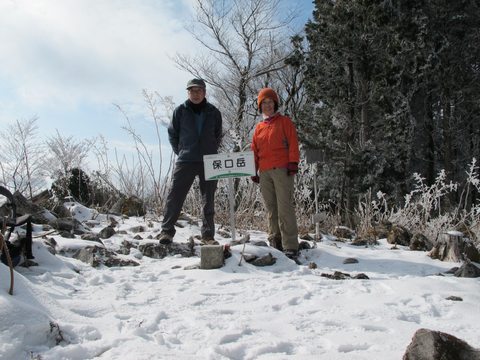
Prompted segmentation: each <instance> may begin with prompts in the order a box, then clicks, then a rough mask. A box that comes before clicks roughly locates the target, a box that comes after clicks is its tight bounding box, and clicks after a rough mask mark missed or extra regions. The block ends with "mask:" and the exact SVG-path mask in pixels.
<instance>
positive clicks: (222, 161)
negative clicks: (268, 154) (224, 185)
mask: <svg viewBox="0 0 480 360" xmlns="http://www.w3.org/2000/svg"><path fill="white" fill-rule="evenodd" d="M203 165H204V168H205V180H218V179H224V178H236V177H242V176H254V175H256V173H255V160H254V158H253V151H244V152H232V153H223V154H212V155H204V156H203Z"/></svg>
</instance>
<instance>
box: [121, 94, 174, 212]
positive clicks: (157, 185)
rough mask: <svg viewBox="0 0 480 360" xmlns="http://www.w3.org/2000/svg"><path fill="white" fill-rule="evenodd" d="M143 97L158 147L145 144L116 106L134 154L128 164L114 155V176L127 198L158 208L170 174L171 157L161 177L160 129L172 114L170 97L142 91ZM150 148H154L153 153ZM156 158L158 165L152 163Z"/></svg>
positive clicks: (172, 104) (127, 116)
mask: <svg viewBox="0 0 480 360" xmlns="http://www.w3.org/2000/svg"><path fill="white" fill-rule="evenodd" d="M143 97H144V99H145V102H146V104H147V110H148V112H149V115H150V117H151V119H152V120H153V125H154V129H155V135H156V138H157V143H156V144H155V145H153V146H152V145H151V144H148V143H146V142H145V141H144V140H143V139H142V136H141V134H139V133H138V132H137V130H136V129H135V128H134V127H133V126H132V123H131V121H130V117H129V115H128V113H127V112H126V111H125V110H124V109H123V108H122V107H121V106H119V105H115V106H116V107H117V109H118V110H119V111H120V112H121V113H122V115H123V116H124V118H125V121H126V125H125V126H124V127H123V129H124V130H125V131H126V132H127V133H128V134H129V135H130V136H131V138H132V139H133V146H134V148H135V154H134V156H133V157H132V159H131V161H128V160H127V158H126V157H125V156H119V155H118V153H117V152H115V159H116V165H115V169H114V172H115V173H116V175H117V178H118V181H119V183H120V187H121V190H122V191H124V192H125V193H126V194H129V195H135V196H138V197H140V198H142V199H147V198H149V199H153V201H151V202H152V203H153V204H152V205H153V206H154V207H161V206H162V203H163V200H164V198H165V194H166V191H167V182H168V181H167V180H166V179H168V176H169V174H171V171H172V164H173V161H172V160H173V155H172V158H171V159H170V162H169V167H168V169H167V173H166V174H165V175H164V174H163V172H162V169H163V152H162V139H161V131H160V130H161V128H162V127H166V126H167V125H168V123H169V119H170V117H171V116H172V113H173V110H174V103H173V99H172V97H171V96H165V97H162V96H161V95H159V94H158V93H157V92H153V93H152V92H149V91H147V90H143ZM152 148H156V149H157V150H156V151H154V150H152ZM156 158H158V162H159V164H157V163H156V161H155V159H156Z"/></svg>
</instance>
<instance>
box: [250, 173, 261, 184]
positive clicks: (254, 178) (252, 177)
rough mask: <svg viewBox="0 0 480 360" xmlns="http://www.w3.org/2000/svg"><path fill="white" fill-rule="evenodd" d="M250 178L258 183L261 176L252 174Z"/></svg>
mask: <svg viewBox="0 0 480 360" xmlns="http://www.w3.org/2000/svg"><path fill="white" fill-rule="evenodd" d="M250 179H251V180H252V181H253V182H254V183H256V184H258V183H259V182H260V177H259V176H258V175H255V176H251V177H250Z"/></svg>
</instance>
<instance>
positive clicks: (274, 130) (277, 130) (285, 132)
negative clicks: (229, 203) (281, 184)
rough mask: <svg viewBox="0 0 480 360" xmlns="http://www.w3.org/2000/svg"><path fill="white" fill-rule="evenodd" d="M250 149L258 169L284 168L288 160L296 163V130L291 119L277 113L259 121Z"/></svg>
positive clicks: (297, 158)
mask: <svg viewBox="0 0 480 360" xmlns="http://www.w3.org/2000/svg"><path fill="white" fill-rule="evenodd" d="M252 150H253V153H254V156H255V168H256V169H257V170H258V171H266V170H270V169H274V168H286V167H287V164H288V163H289V162H295V163H298V162H299V160H300V152H299V150H298V138H297V130H296V129H295V125H294V124H293V122H292V120H290V118H289V117H288V116H284V115H280V114H278V113H277V114H275V115H273V116H272V117H270V118H268V119H266V120H263V121H261V122H259V123H258V124H257V126H256V127H255V132H254V133H253V139H252Z"/></svg>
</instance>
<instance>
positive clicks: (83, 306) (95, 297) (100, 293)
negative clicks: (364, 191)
mask: <svg viewBox="0 0 480 360" xmlns="http://www.w3.org/2000/svg"><path fill="white" fill-rule="evenodd" d="M79 215H82V214H79ZM82 216H85V211H84V212H83V215H82ZM87 217H88V216H87ZM99 218H100V219H102V218H103V217H102V216H100V217H99ZM103 219H104V218H103ZM108 223H109V222H107V220H106V219H104V221H101V222H99V223H98V225H97V226H96V227H95V228H94V231H99V230H101V229H102V228H103V227H105V226H106V225H107V224H108ZM138 225H145V222H144V220H143V218H130V219H126V220H123V221H122V220H120V222H119V224H118V226H117V228H116V230H127V234H121V235H119V234H117V235H115V236H113V237H112V238H110V239H107V240H104V241H103V242H104V243H105V245H106V246H107V247H108V248H112V249H115V248H118V246H119V244H120V243H121V242H122V241H123V240H124V239H128V240H132V238H133V235H132V234H131V233H130V232H128V229H130V228H132V227H134V226H138ZM37 230H38V228H37ZM159 230H160V224H159V223H158V222H157V223H154V226H153V227H152V228H148V231H147V232H145V233H141V236H142V237H143V238H144V239H145V238H146V237H147V236H148V235H149V234H154V235H155V234H157V233H158V232H159ZM177 230H178V231H177V235H176V236H175V239H174V241H176V242H186V241H187V239H188V238H189V237H190V236H192V235H196V234H199V233H200V231H199V229H198V227H197V226H193V225H187V226H186V227H184V228H178V229H177ZM49 237H50V236H49ZM53 237H54V238H55V240H56V241H57V243H58V246H57V251H60V250H62V249H67V248H68V249H71V248H72V247H83V246H86V245H92V242H90V241H83V240H79V239H65V238H61V237H60V236H53ZM217 239H218V240H219V241H220V242H221V243H227V242H228V239H223V238H221V237H220V236H217ZM250 240H251V241H252V242H255V241H260V240H263V241H266V234H265V233H262V232H255V231H252V232H250ZM146 241H152V242H155V240H140V242H146ZM390 248H391V245H389V244H387V243H386V241H385V240H381V241H380V245H378V246H375V247H369V248H365V247H354V246H351V245H349V244H343V243H339V242H338V243H337V242H334V241H331V240H328V239H324V241H322V242H320V243H318V246H317V248H314V249H311V250H304V251H302V255H301V257H300V259H301V261H302V262H303V263H304V264H305V265H297V264H295V263H294V262H293V261H292V260H289V259H288V258H286V257H285V256H284V255H283V254H282V253H280V252H278V251H276V250H274V249H272V248H268V247H260V246H254V245H247V246H246V252H248V253H253V254H257V255H264V254H267V253H268V252H271V253H272V254H273V255H274V256H275V257H276V258H277V262H276V264H275V265H273V266H268V267H255V266H253V265H251V264H249V263H246V262H242V264H241V266H239V265H238V263H239V259H240V252H241V250H242V246H240V245H238V246H234V247H232V257H230V258H228V259H227V260H226V264H225V266H224V267H222V268H220V269H215V270H201V269H194V270H186V269H184V267H186V266H190V265H195V264H198V263H199V262H200V259H199V257H191V258H182V257H176V256H169V257H167V258H165V259H162V260H158V259H151V258H148V257H146V256H143V257H142V256H141V254H140V253H139V252H138V251H136V250H132V252H131V254H130V255H127V256H125V257H126V258H130V259H132V260H135V261H137V262H139V263H140V266H136V267H117V268H106V267H101V268H92V267H90V266H89V265H87V264H84V263H82V262H80V261H78V260H75V259H72V258H71V257H69V256H62V255H59V254H57V255H56V256H54V255H51V254H50V253H49V252H48V251H47V248H46V247H45V245H44V244H43V242H42V240H41V239H39V238H36V239H35V241H34V254H35V256H36V259H35V260H36V261H37V262H38V263H39V266H36V267H30V268H22V267H17V268H16V271H17V272H16V276H15V289H14V295H13V296H10V295H9V294H8V293H7V291H8V287H9V270H8V268H7V267H6V266H4V265H3V264H0V319H1V320H0V359H2V360H12V359H15V360H17V359H42V360H47V359H55V360H58V359H78V360H80V359H122V360H124V359H135V360H143V359H212V360H213V359H275V360H277V359H329V360H332V359H349V360H350V359H368V360H371V359H401V357H402V355H403V353H404V352H405V349H406V347H407V345H408V344H409V343H410V341H411V338H412V336H413V334H414V332H415V331H416V330H418V329H419V328H428V329H432V330H439V331H443V332H447V333H450V334H452V335H454V336H456V337H459V338H460V339H463V340H465V341H467V342H468V343H469V344H470V345H472V346H474V347H477V348H478V347H480V331H478V330H479V324H480V279H468V278H456V277H453V276H452V275H445V276H438V275H437V274H439V273H442V272H445V271H446V270H448V269H450V268H452V267H454V266H459V265H460V264H457V263H444V262H441V261H438V260H432V259H430V258H429V257H428V256H427V255H426V253H424V252H413V251H409V250H408V249H406V248H400V250H390ZM197 250H198V249H197ZM349 257H354V258H356V259H358V261H359V262H358V263H357V264H343V260H344V259H345V258H349ZM310 262H315V263H316V264H317V265H318V268H317V269H309V267H308V263H310ZM335 270H339V271H342V272H348V273H350V274H352V275H356V274H358V273H365V274H366V275H367V276H368V277H369V278H370V279H369V280H353V279H350V280H331V279H328V278H326V277H322V276H321V274H322V273H327V274H332V273H333V272H334V271H335ZM452 295H453V296H458V297H461V298H462V299H463V301H451V300H447V299H446V298H447V297H449V296H452ZM57 343H58V345H57Z"/></svg>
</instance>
